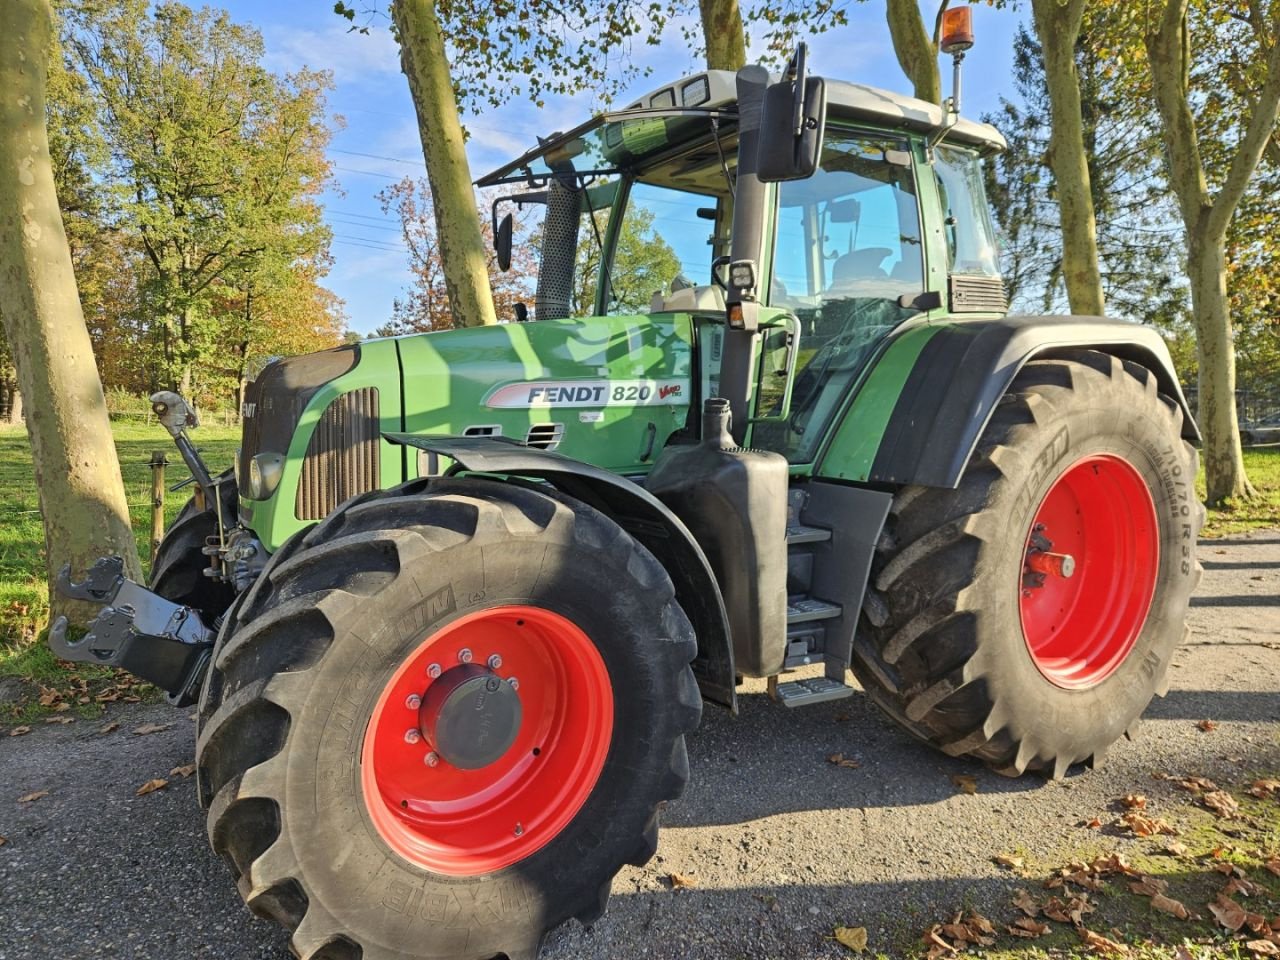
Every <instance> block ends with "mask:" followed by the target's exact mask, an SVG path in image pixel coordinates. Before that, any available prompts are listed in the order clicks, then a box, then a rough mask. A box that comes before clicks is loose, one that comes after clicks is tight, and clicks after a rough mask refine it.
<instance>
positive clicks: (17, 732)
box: [9, 726, 31, 737]
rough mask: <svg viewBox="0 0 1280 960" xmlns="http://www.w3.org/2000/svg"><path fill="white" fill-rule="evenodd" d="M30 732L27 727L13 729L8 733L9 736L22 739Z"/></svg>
mask: <svg viewBox="0 0 1280 960" xmlns="http://www.w3.org/2000/svg"><path fill="white" fill-rule="evenodd" d="M30 732H31V728H30V727H28V726H21V727H14V728H13V729H12V730H10V731H9V736H11V737H22V736H25V735H26V734H28V733H30Z"/></svg>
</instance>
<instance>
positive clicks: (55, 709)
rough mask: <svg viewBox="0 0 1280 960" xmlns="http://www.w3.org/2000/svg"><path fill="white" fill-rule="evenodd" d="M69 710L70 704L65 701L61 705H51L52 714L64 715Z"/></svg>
mask: <svg viewBox="0 0 1280 960" xmlns="http://www.w3.org/2000/svg"><path fill="white" fill-rule="evenodd" d="M70 709H71V704H69V703H67V702H66V701H63V702H62V703H55V704H54V705H53V712H54V713H64V712H66V711H67V710H70Z"/></svg>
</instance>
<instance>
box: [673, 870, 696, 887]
mask: <svg viewBox="0 0 1280 960" xmlns="http://www.w3.org/2000/svg"><path fill="white" fill-rule="evenodd" d="M667 881H668V882H669V883H670V884H671V889H672V890H690V889H692V888H694V887H696V886H697V885H698V878H697V877H694V876H691V875H690V874H687V873H673V874H670V875H669V876H668V877H667Z"/></svg>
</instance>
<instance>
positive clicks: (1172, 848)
mask: <svg viewBox="0 0 1280 960" xmlns="http://www.w3.org/2000/svg"><path fill="white" fill-rule="evenodd" d="M1164 852H1165V853H1167V854H1169V856H1171V857H1180V856H1182V855H1183V854H1184V853H1186V852H1187V845H1186V844H1185V843H1183V842H1182V841H1180V840H1170V841H1169V842H1168V843H1166V844H1165V845H1164Z"/></svg>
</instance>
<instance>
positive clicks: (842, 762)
mask: <svg viewBox="0 0 1280 960" xmlns="http://www.w3.org/2000/svg"><path fill="white" fill-rule="evenodd" d="M827 763H833V764H835V765H836V766H837V767H848V768H849V769H850V770H857V769H858V767H860V766H862V764H861V763H859V762H858V761H857V760H854V759H853V758H851V757H846V756H845V755H844V754H843V753H833V754H831V756H829V757H827Z"/></svg>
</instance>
